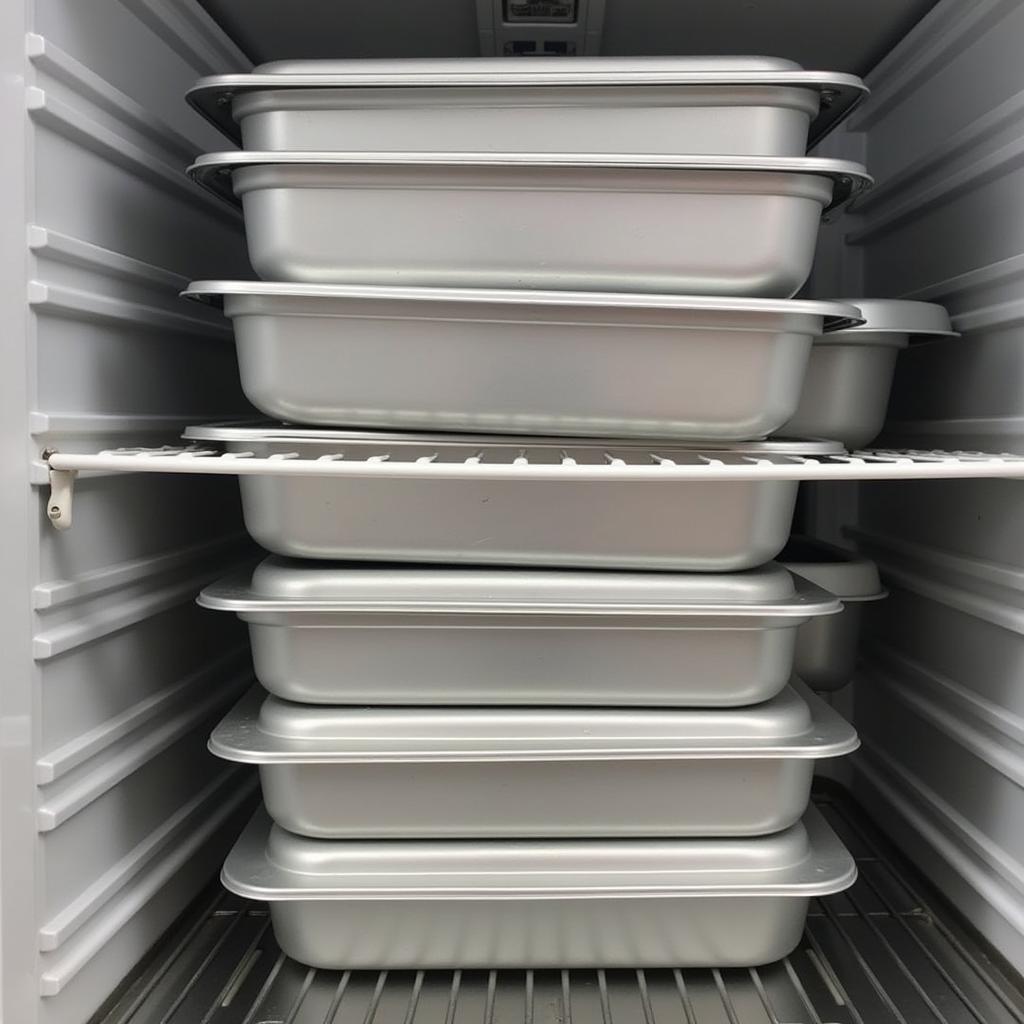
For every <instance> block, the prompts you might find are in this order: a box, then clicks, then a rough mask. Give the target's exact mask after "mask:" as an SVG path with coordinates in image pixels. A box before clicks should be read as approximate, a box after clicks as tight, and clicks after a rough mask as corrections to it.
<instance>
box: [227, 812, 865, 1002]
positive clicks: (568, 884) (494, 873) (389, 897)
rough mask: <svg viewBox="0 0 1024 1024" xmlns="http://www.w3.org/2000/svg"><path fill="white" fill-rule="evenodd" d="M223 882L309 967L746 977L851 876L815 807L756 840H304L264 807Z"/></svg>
mask: <svg viewBox="0 0 1024 1024" xmlns="http://www.w3.org/2000/svg"><path fill="white" fill-rule="evenodd" d="M221 877H222V879H223V882H224V885H225V886H226V887H227V888H228V889H229V890H231V891H232V892H235V893H238V894H239V895H241V896H245V897H248V898H250V899H257V900H266V901H268V902H269V903H270V914H271V920H272V922H273V925H274V933H275V935H276V936H277V941H278V943H279V944H280V946H281V949H282V950H283V952H285V953H286V954H287V955H288V956H291V957H294V958H295V959H296V960H298V961H300V962H302V963H306V964H310V965H312V966H314V967H322V968H328V969H336V970H341V969H347V968H352V969H354V968H367V967H371V968H431V967H436V968H458V967H462V968H469V967H478V968H497V967H653V966H661V965H666V966H672V967H744V966H754V965H757V964H763V963H769V962H771V961H774V960H778V959H779V958H781V957H784V956H786V955H787V954H788V953H790V952H792V950H793V948H794V947H795V946H796V945H797V943H798V942H799V939H800V935H801V932H802V931H803V926H804V920H805V917H806V915H807V908H808V903H809V900H810V899H811V898H812V897H815V896H826V895H829V894H830V893H835V892H840V891H842V890H843V889H846V888H848V887H849V886H851V885H852V884H853V882H854V879H855V878H856V867H855V866H854V862H853V858H852V857H851V856H850V854H849V853H847V851H846V849H845V848H844V847H843V845H842V843H841V842H840V841H839V839H838V837H837V836H836V835H835V833H834V832H833V831H832V829H831V828H829V826H828V825H827V824H826V822H825V821H824V819H823V818H822V817H821V815H820V813H819V812H818V811H816V810H815V809H814V808H811V809H809V810H808V811H807V814H806V816H805V817H804V819H803V821H802V822H801V823H798V824H796V825H793V826H792V827H791V828H789V829H787V830H786V831H784V832H781V833H779V834H777V835H772V836H764V837H759V838H755V839H656V840H650V839H648V840H644V839H639V840H637V839H634V840H622V839H619V840H603V841H602V840H593V839H591V840H587V839H576V840H546V841H543V840H542V841H537V840H534V841H522V840H520V841H511V842H510V841H495V840H490V841H465V840H463V841H458V840H455V841H452V840H447V841H437V840H434V841H424V840H413V841H394V840H392V841H383V842H372V841H365V840H363V841H359V842H345V841H337V840H335V841H330V840H323V839H306V838H302V837H300V836H295V835H290V834H289V833H287V832H285V831H284V830H282V829H280V828H278V827H276V826H273V825H272V824H271V822H270V820H269V818H268V817H267V816H266V814H265V813H264V812H263V811H262V810H261V811H260V812H258V813H257V814H256V816H255V817H254V818H253V820H252V822H251V823H250V825H249V827H248V828H247V829H246V830H245V832H244V833H243V834H242V836H241V838H240V839H239V840H238V842H237V843H236V845H235V848H234V849H233V850H232V852H231V854H230V855H229V857H228V860H227V863H226V864H225V865H224V871H223V873H222V875H221ZM723 1019H724V1018H723Z"/></svg>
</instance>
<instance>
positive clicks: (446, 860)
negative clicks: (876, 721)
mask: <svg viewBox="0 0 1024 1024" xmlns="http://www.w3.org/2000/svg"><path fill="white" fill-rule="evenodd" d="M856 874H857V869H856V866H855V864H854V861H853V858H852V857H851V856H850V854H849V853H848V852H847V850H846V848H845V847H844V846H843V844H842V843H841V842H840V840H839V838H838V837H837V836H836V834H835V832H833V831H832V829H831V828H830V827H829V825H828V823H827V822H826V821H825V819H824V817H823V816H822V815H821V813H820V811H818V810H817V809H816V808H814V807H810V808H808V810H807V812H806V814H805V815H804V818H803V820H802V821H801V822H798V823H797V824H796V825H793V826H792V827H791V828H788V829H786V830H785V831H784V832H778V833H776V834H774V835H768V836H755V837H752V838H742V839H699V838H686V839H567V840H562V839H556V840H537V839H515V840H498V839H486V840H471V841H470V840H422V839H413V840H381V841H376V840H365V839H360V840H357V841H346V840H325V839H308V838H305V837H302V836H296V835H292V834H291V833H288V832H285V831H284V830H283V829H281V828H279V827H277V826H275V825H273V824H272V823H271V820H270V817H269V815H268V814H267V812H266V811H265V810H264V809H263V808H260V809H259V810H258V811H257V812H256V814H255V816H254V817H253V818H252V820H251V821H250V823H249V825H248V827H247V828H246V829H245V831H244V832H243V833H242V836H241V837H240V838H239V840H238V842H237V843H236V844H235V847H234V849H233V850H232V851H231V853H230V854H229V856H228V859H227V862H226V863H225V865H224V870H223V874H222V876H221V877H222V879H223V882H224V884H225V886H226V887H227V888H228V889H229V890H230V891H231V892H234V893H237V894H238V895H241V896H246V897H248V898H250V899H259V900H271V901H274V900H351V899H411V898H415V899H457V900H472V899H496V898H498V899H500V898H517V899H524V898H530V897H538V898H552V897H565V898H574V897H581V898H586V897H590V898H594V897H623V896H626V897H628V896H701V897H708V896H745V897H755V896H761V897H766V896H767V897H786V896H795V897H804V898H806V897H810V896H824V895H827V894H829V893H833V892H839V891H841V890H843V889H846V888H848V887H849V886H850V885H852V884H853V881H854V879H855V878H856Z"/></svg>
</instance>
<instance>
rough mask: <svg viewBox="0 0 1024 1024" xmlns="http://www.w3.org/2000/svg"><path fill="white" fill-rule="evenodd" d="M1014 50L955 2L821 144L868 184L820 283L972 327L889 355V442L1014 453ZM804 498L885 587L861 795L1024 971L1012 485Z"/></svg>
mask: <svg viewBox="0 0 1024 1024" xmlns="http://www.w3.org/2000/svg"><path fill="white" fill-rule="evenodd" d="M1022 52H1024V3H1021V2H1020V0H973V2H972V3H963V2H961V0H945V2H944V3H942V4H940V5H939V6H938V7H936V8H935V9H934V11H933V12H932V13H931V14H930V15H929V16H928V17H926V18H925V19H924V20H923V21H922V22H921V23H920V24H919V25H918V27H917V28H916V29H915V30H914V31H913V32H912V33H911V34H910V35H909V36H908V37H907V38H906V39H905V40H904V41H903V43H902V44H901V45H900V46H899V47H898V48H897V49H896V50H895V51H894V52H893V53H892V54H891V55H890V56H889V57H888V58H887V59H886V60H885V61H884V62H883V63H882V64H881V65H880V66H879V67H878V69H877V70H876V71H875V72H874V73H873V74H872V75H871V76H870V78H869V83H870V85H871V87H872V89H873V93H872V96H871V99H870V101H869V102H868V103H867V104H866V105H865V106H864V107H863V109H861V110H860V111H859V112H858V113H857V114H855V116H854V117H853V118H852V120H851V122H850V125H849V130H848V131H847V132H845V133H843V134H842V135H840V136H838V137H837V138H836V139H835V140H833V141H830V143H829V144H830V146H831V147H832V148H833V149H835V150H838V151H843V152H859V153H863V154H865V156H866V160H867V163H868V166H869V167H870V169H871V171H872V172H873V173H874V174H875V175H876V176H877V179H878V185H877V187H876V188H875V190H874V192H873V193H872V194H871V195H870V196H868V197H867V199H866V201H864V202H862V203H861V204H860V206H859V209H858V214H857V216H856V218H855V219H853V220H852V221H850V222H848V223H846V224H844V225H842V226H841V227H838V228H831V229H828V234H827V240H826V245H827V251H826V254H825V259H823V260H822V262H821V267H820V269H819V273H818V276H817V279H816V281H815V291H816V292H817V293H818V294H845V295H858V294H863V295H870V296H889V297H901V298H912V299H924V300H933V301H937V302H941V303H943V304H945V305H946V306H948V308H949V309H950V311H951V312H952V313H953V315H954V324H955V326H956V327H957V329H958V330H960V331H961V332H962V334H963V336H962V337H961V338H959V339H951V340H947V341H941V342H927V343H923V344H920V345H915V346H914V347H912V349H911V350H910V351H909V352H906V353H904V354H903V355H901V357H900V361H899V369H898V372H897V380H896V385H895V389H894V394H893V400H892V403H891V405H890V420H889V424H888V427H887V432H886V435H885V437H884V439H883V440H885V441H891V442H892V443H893V444H894V445H895V444H899V445H907V446H912V447H921V448H938V447H941V448H950V449H966V450H983V451H1010V452H1017V453H1019V452H1021V451H1024V62H1022V61H1021V59H1020V55H1021V53H1022ZM840 232H841V233H842V235H841V237H840V236H839V233H840ZM844 243H845V244H844ZM816 498H817V501H816V503H815V504H816V507H817V517H818V523H819V525H823V524H824V525H826V526H828V525H829V524H831V526H832V530H831V531H826V532H832V534H833V535H835V533H836V532H837V531H838V529H839V527H840V525H841V524H842V523H844V522H845V523H847V524H850V523H855V528H854V529H852V530H850V531H848V537H850V538H852V539H853V540H854V541H856V543H857V544H858V545H859V546H860V547H861V548H862V550H864V551H865V552H866V553H867V554H869V555H870V556H871V557H873V558H875V559H876V560H877V561H878V563H879V565H880V567H881V568H882V570H883V573H884V576H885V579H886V582H887V584H888V586H889V587H890V588H891V590H892V597H891V598H890V599H889V600H888V601H885V602H881V603H880V604H878V605H877V606H875V607H874V608H873V609H872V614H871V617H870V620H869V624H868V637H867V640H866V643H865V648H864V668H863V672H862V673H861V675H860V676H859V677H858V680H857V682H856V685H855V688H854V694H853V698H854V706H855V717H856V722H857V725H858V727H859V729H860V731H861V734H862V738H863V741H864V747H863V750H862V751H861V752H860V753H859V754H858V755H857V756H856V757H855V758H853V759H851V761H850V763H851V765H852V767H853V769H854V772H855V783H854V785H855V789H856V791H857V794H858V795H859V797H860V798H861V799H862V800H863V801H864V803H865V804H866V805H867V807H868V809H869V811H870V812H871V813H872V814H873V815H874V816H875V817H876V818H877V819H878V820H879V821H880V823H881V824H882V825H883V826H885V827H886V828H887V829H888V830H889V831H890V832H891V834H892V835H893V837H894V838H895V839H896V840H897V841H898V842H899V843H900V844H901V845H902V846H903V847H904V849H905V850H906V851H907V852H908V853H909V854H910V855H911V856H912V858H913V860H914V861H915V863H916V864H917V865H918V866H920V867H922V868H923V869H925V870H926V871H927V873H928V874H929V875H931V877H932V878H933V879H934V881H935V882H936V883H937V884H938V886H939V887H940V888H941V889H942V890H943V891H944V892H945V893H946V894H948V895H949V896H950V897H951V898H952V899H953V900H954V901H955V903H956V904H957V905H958V906H959V907H960V909H961V910H962V911H964V913H965V914H966V915H967V917H968V918H969V919H970V921H971V922H972V924H973V925H974V926H975V927H977V928H978V929H980V930H981V932H982V933H983V934H984V935H985V936H986V937H987V938H988V939H989V940H990V941H991V942H993V943H994V944H995V945H996V946H997V947H998V948H999V950H1000V951H1001V952H1002V953H1003V955H1004V956H1005V957H1007V958H1008V959H1009V960H1010V961H1011V962H1012V963H1013V964H1014V965H1015V966H1016V967H1017V968H1018V969H1019V970H1024V529H1022V523H1024V486H1022V485H1021V484H1020V483H1018V482H997V481H978V482H973V481H972V482H950V483H945V482H934V483H933V482H928V483H917V484H889V485H872V486H870V487H861V488H860V492H859V503H858V502H857V501H856V500H852V498H851V489H849V488H847V489H845V490H843V491H842V492H841V493H837V492H832V493H827V492H825V491H824V490H823V489H819V491H818V492H817V495H816ZM858 504H859V507H858Z"/></svg>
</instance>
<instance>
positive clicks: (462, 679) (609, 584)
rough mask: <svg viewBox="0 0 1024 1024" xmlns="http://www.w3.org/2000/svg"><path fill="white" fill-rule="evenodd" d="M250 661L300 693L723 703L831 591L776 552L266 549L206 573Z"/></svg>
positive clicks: (832, 608)
mask: <svg viewBox="0 0 1024 1024" xmlns="http://www.w3.org/2000/svg"><path fill="white" fill-rule="evenodd" d="M199 603H200V604H201V605H203V606H204V607H206V608H214V609H217V610H219V611H228V612H235V613H237V615H238V616H239V617H240V618H241V619H243V620H244V621H245V622H247V623H248V624H249V635H250V637H251V638H252V651H253V661H254V663H255V668H256V676H257V678H258V679H259V681H260V682H261V683H262V684H263V685H264V686H265V687H266V688H267V689H268V690H270V692H271V693H273V694H275V695H276V696H278V697H282V698H284V699H286V700H292V701H299V702H302V703H308V704H449V705H451V704H474V705H480V704H533V705H538V704H540V705H545V704H555V705H569V704H577V705H579V704H592V705H634V706H642V705H663V706H678V707H700V706H717V707H729V706H739V705H745V704H756V703H758V702H760V701H765V700H768V699H769V698H771V697H773V696H775V694H777V693H778V692H779V691H780V690H781V689H782V688H783V686H785V685H786V682H787V680H788V679H789V677H790V674H791V672H792V669H793V648H794V641H795V638H796V636H797V633H798V630H800V629H801V628H802V627H803V626H804V625H805V624H809V623H810V622H811V621H812V619H816V618H817V617H819V616H827V617H831V618H834V617H835V613H837V612H839V611H840V609H841V605H840V604H839V601H837V600H836V599H835V598H834V597H832V596H831V595H830V594H826V593H825V592H824V591H822V590H820V589H819V588H818V587H816V586H814V585H813V584H811V583H808V582H807V581H806V580H804V579H802V578H800V577H796V578H794V577H793V576H791V575H790V574H789V573H788V572H786V571H785V570H784V569H782V568H780V567H779V566H778V565H767V566H764V567H762V568H760V569H753V570H750V571H748V572H745V573H733V574H730V575H715V574H708V573H703V574H685V575H684V574H678V573H625V572H599V571H597V572H595V571H590V572H580V571H575V572H567V571H564V570H550V569H532V570H531V569H478V568H465V569H452V568H437V569H425V568H417V567H410V566H388V567H386V568H378V567H375V566H372V565H366V564H364V565H354V564H352V563H337V562H326V563H325V562H289V561H285V560H283V559H280V558H276V557H274V558H269V559H267V560H266V561H265V562H263V563H262V564H261V565H260V566H258V567H257V568H256V570H255V571H254V572H252V573H251V574H250V573H249V572H246V573H243V574H242V575H241V576H236V577H233V578H229V579H227V580H223V581H221V582H219V583H216V584H214V585H212V586H209V587H207V588H206V589H205V590H204V591H203V592H202V594H201V595H200V597H199Z"/></svg>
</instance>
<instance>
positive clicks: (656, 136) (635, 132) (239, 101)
mask: <svg viewBox="0 0 1024 1024" xmlns="http://www.w3.org/2000/svg"><path fill="white" fill-rule="evenodd" d="M866 91H867V90H866V88H865V86H864V84H863V82H861V80H860V79H859V78H856V77H855V76H853V75H847V74H837V73H834V72H825V71H804V70H803V69H802V68H800V67H799V65H797V64H794V63H792V62H791V61H786V60H780V59H778V58H770V57H677V58H654V59H651V58H647V59H643V58H641V59H631V60H629V59H622V58H608V57H597V58H586V57H584V58H579V59H576V60H573V61H571V62H569V61H557V62H552V61H550V60H547V59H545V58H529V57H526V58H521V59H518V60H516V61H515V62H514V63H513V62H510V61H507V60H504V59H502V58H497V59H494V58H491V59H488V58H483V59H469V60H466V59H459V60H429V59H427V60H404V61H388V60H373V61H351V60H348V61H345V60H342V61H338V60H319V61H317V60H314V61H307V60H297V61H279V62H276V63H272V64H266V65H263V66H261V67H257V68H254V69H253V72H252V73H251V74H245V75H237V74H236V75H216V76H211V77H207V78H203V79H200V81H199V82H198V83H197V84H196V86H195V87H194V88H193V89H191V90H190V91H189V93H188V96H187V98H188V101H189V102H190V103H191V104H192V106H194V107H195V108H196V109H197V110H198V111H199V112H200V113H201V114H202V115H203V116H204V117H206V118H207V119H208V120H209V121H210V122H211V123H212V124H214V125H215V126H216V127H217V128H219V129H220V130H221V131H222V132H223V133H224V134H225V135H226V136H227V137H228V138H229V139H231V141H233V142H236V143H238V144H239V145H241V146H242V148H244V149H250V150H272V151H286V150H303V151H312V150H347V151H353V150H364V151H367V150H368V151H374V150H389V149H421V150H424V151H430V150H448V151H458V150H467V149H473V150H494V149H499V150H503V149H508V148H509V147H512V148H514V149H517V150H520V151H532V152H544V151H545V150H554V151H558V152H566V151H582V152H597V151H602V150H605V149H608V148H609V147H611V148H610V150H609V151H612V152H622V153H628V152H634V153H673V154H677V155H681V154H695V153H707V154H718V155H726V154H733V155H751V156H754V155H761V156H802V155H803V154H804V152H805V150H806V149H807V146H808V142H809V141H810V144H812V145H813V144H814V143H815V142H817V141H819V140H820V139H821V138H822V137H823V136H824V135H825V134H827V132H828V131H830V130H831V129H832V128H834V127H835V126H836V125H837V124H838V123H839V122H840V121H841V120H842V119H843V118H844V117H845V116H846V115H847V114H848V113H849V112H850V111H851V110H852V109H853V107H854V106H855V105H856V103H857V102H859V100H860V99H861V98H862V97H863V96H864V95H865V93H866Z"/></svg>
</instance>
